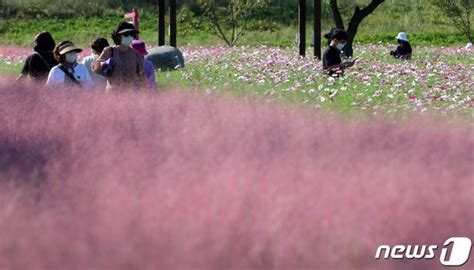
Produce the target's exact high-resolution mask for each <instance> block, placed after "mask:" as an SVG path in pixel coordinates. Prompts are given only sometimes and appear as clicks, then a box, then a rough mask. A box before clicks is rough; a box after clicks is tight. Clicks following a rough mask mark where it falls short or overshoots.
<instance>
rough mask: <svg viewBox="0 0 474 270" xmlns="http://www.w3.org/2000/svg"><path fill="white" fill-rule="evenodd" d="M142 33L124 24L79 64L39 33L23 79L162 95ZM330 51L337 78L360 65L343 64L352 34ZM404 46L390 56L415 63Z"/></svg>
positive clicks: (403, 42)
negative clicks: (342, 52)
mask: <svg viewBox="0 0 474 270" xmlns="http://www.w3.org/2000/svg"><path fill="white" fill-rule="evenodd" d="M138 33H139V31H138V30H136V29H135V27H134V26H133V25H132V24H130V23H127V22H120V23H119V24H118V25H117V27H116V29H115V30H114V31H113V32H112V40H113V42H114V44H115V46H110V45H109V42H108V41H107V39H106V38H97V39H95V40H94V41H93V42H92V44H91V51H92V55H90V56H88V57H85V58H84V59H83V60H82V62H78V53H81V52H82V49H81V48H78V47H76V46H75V45H74V43H73V42H71V41H69V40H65V41H62V42H60V43H59V44H55V42H54V39H53V37H52V36H51V34H50V33H48V32H41V33H39V34H38V35H37V36H36V38H35V40H34V51H35V52H34V53H33V54H32V55H30V56H28V58H27V59H26V61H25V65H24V66H23V69H22V71H21V75H20V77H19V80H22V79H24V78H26V77H28V76H29V77H30V78H31V79H32V80H33V81H35V82H38V83H44V84H46V85H49V86H60V85H68V86H76V87H86V88H91V89H92V88H101V89H105V90H106V91H117V90H119V89H125V88H128V89H130V88H132V89H150V90H152V91H156V89H157V86H156V81H155V72H154V67H153V64H152V63H151V62H150V61H148V60H146V59H145V55H147V54H148V52H147V50H146V47H145V43H144V42H143V41H141V40H138V39H136V37H137V35H138ZM326 37H327V38H328V43H329V45H328V47H327V48H326V49H325V51H324V53H323V57H322V58H323V59H322V61H323V67H324V69H325V70H327V71H328V73H329V75H331V76H340V75H342V74H344V70H345V69H346V68H348V67H351V66H353V65H354V63H355V60H357V58H356V59H354V60H351V61H345V62H342V59H341V51H342V49H343V48H344V46H345V45H346V43H347V40H348V39H349V35H348V33H347V32H346V31H344V30H341V29H333V30H331V32H330V33H329V34H327V35H326ZM396 39H397V41H398V43H399V46H398V47H397V49H396V50H395V51H391V52H390V54H391V55H393V56H394V57H396V58H398V59H405V60H407V59H410V57H411V54H412V48H411V46H410V43H409V42H408V36H407V34H405V33H403V32H401V33H399V34H398V36H397V37H396Z"/></svg>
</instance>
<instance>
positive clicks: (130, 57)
mask: <svg viewBox="0 0 474 270" xmlns="http://www.w3.org/2000/svg"><path fill="white" fill-rule="evenodd" d="M138 33H139V32H138V31H137V30H136V29H135V27H134V26H133V25H132V24H130V23H127V22H121V23H119V24H118V25H117V27H116V29H115V30H114V31H113V32H112V39H113V41H114V43H115V46H113V47H108V48H106V49H104V51H103V52H102V54H101V55H100V56H99V58H98V59H97V60H96V61H94V62H93V63H92V70H93V71H94V72H95V73H98V74H101V73H105V74H106V76H107V86H106V91H108V92H115V91H120V90H123V89H127V88H128V89H143V88H148V82H147V79H146V76H145V71H144V68H143V59H142V56H141V55H140V54H139V53H138V52H137V51H135V50H134V49H133V48H131V47H130V45H131V44H132V41H133V39H134V37H135V36H136V35H137V34H138Z"/></svg>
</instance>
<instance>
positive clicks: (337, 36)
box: [322, 29, 355, 76]
mask: <svg viewBox="0 0 474 270" xmlns="http://www.w3.org/2000/svg"><path fill="white" fill-rule="evenodd" d="M347 39H349V35H348V34H347V32H345V31H344V30H341V29H336V30H334V31H332V37H331V42H330V44H329V46H328V47H327V48H326V49H325V50H324V53H323V57H322V58H323V68H324V69H326V70H327V71H329V75H331V76H333V75H334V76H339V75H342V74H343V73H344V69H345V68H347V67H351V66H353V65H354V61H355V60H354V61H348V62H344V63H343V62H342V60H341V50H342V48H344V46H345V45H346V42H347Z"/></svg>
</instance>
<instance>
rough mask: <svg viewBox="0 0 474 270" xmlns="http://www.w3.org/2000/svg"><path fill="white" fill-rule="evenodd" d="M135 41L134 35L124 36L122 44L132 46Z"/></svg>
mask: <svg viewBox="0 0 474 270" xmlns="http://www.w3.org/2000/svg"><path fill="white" fill-rule="evenodd" d="M132 42H133V37H131V36H126V37H125V36H122V45H125V46H130V45H131V44H132Z"/></svg>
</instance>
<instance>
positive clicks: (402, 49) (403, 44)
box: [390, 32, 412, 60]
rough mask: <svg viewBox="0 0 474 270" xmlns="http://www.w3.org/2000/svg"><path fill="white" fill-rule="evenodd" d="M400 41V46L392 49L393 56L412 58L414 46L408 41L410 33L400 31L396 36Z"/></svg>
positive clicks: (404, 58) (405, 58)
mask: <svg viewBox="0 0 474 270" xmlns="http://www.w3.org/2000/svg"><path fill="white" fill-rule="evenodd" d="M396 39H397V41H398V47H397V49H396V50H395V51H391V52H390V55H393V57H395V58H398V59H403V60H408V59H410V58H411V54H412V48H411V45H410V43H409V42H408V35H407V34H405V33H403V32H400V33H398V36H397V37H396Z"/></svg>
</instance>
